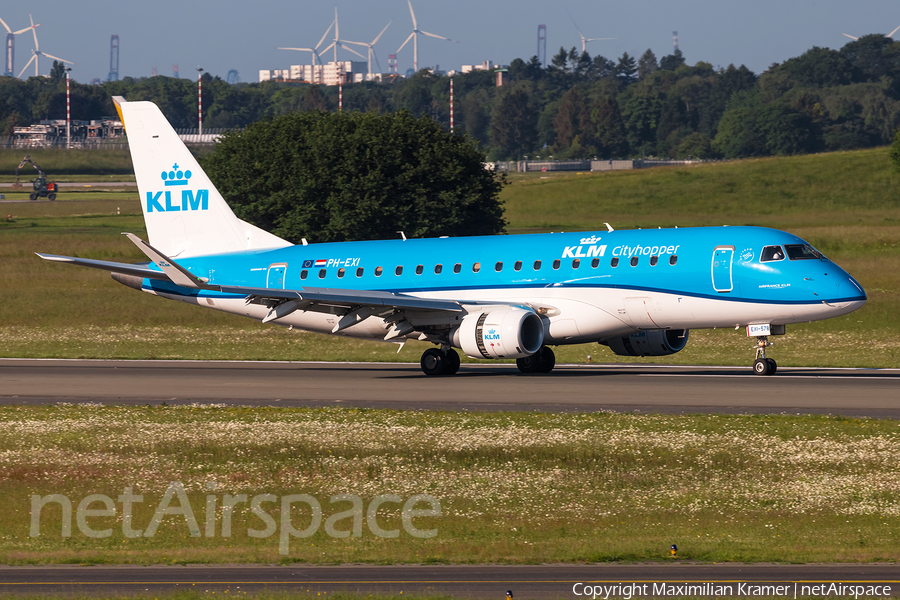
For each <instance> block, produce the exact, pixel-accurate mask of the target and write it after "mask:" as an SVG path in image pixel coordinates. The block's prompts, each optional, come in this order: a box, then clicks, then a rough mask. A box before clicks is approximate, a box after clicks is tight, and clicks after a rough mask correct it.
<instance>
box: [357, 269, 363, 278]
mask: <svg viewBox="0 0 900 600" xmlns="http://www.w3.org/2000/svg"><path fill="white" fill-rule="evenodd" d="M356 276H357V277H362V276H363V268H362V267H360V268H358V269H357V270H356Z"/></svg>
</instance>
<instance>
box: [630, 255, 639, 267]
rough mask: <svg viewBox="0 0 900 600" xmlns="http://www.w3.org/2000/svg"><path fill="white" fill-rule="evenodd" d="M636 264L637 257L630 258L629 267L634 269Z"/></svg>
mask: <svg viewBox="0 0 900 600" xmlns="http://www.w3.org/2000/svg"><path fill="white" fill-rule="evenodd" d="M637 264H638V257H637V256H632V257H631V266H632V267H636V266H637Z"/></svg>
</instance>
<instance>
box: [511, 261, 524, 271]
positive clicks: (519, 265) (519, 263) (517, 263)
mask: <svg viewBox="0 0 900 600" xmlns="http://www.w3.org/2000/svg"><path fill="white" fill-rule="evenodd" d="M513 269H515V270H516V271H521V270H522V261H521V260H517V261H516V264H514V265H513Z"/></svg>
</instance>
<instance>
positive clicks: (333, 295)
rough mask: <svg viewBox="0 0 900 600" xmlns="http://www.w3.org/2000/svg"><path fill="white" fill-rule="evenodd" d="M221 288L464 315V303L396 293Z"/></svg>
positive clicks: (273, 296)
mask: <svg viewBox="0 0 900 600" xmlns="http://www.w3.org/2000/svg"><path fill="white" fill-rule="evenodd" d="M220 289H221V291H222V292H225V293H226V294H240V295H243V296H248V297H251V296H253V297H256V298H260V299H262V298H271V299H273V300H282V299H283V300H307V301H309V302H314V303H317V304H325V305H328V306H334V307H347V308H349V307H352V306H372V307H384V308H391V307H395V308H404V309H407V308H411V309H415V310H440V311H450V312H463V309H462V306H461V305H460V303H459V302H456V301H454V300H440V299H433V298H418V297H416V296H408V295H406V294H395V293H393V292H376V291H370V290H346V289H334V288H314V287H304V288H301V289H299V290H281V289H276V288H248V287H240V286H229V285H223V286H221V288H220Z"/></svg>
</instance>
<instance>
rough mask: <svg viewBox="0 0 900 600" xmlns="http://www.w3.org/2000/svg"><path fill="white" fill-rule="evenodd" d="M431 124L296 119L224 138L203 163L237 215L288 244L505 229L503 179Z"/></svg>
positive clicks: (383, 118) (327, 116)
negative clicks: (398, 233)
mask: <svg viewBox="0 0 900 600" xmlns="http://www.w3.org/2000/svg"><path fill="white" fill-rule="evenodd" d="M484 160H485V157H484V154H483V153H482V152H479V151H478V150H477V149H476V148H475V145H474V144H473V143H472V141H471V140H470V139H469V138H467V137H466V136H460V135H450V134H449V133H447V132H445V131H444V130H443V129H442V128H441V126H440V125H439V124H437V123H435V122H434V121H433V120H432V119H430V118H427V117H425V118H419V119H417V118H414V117H413V116H412V115H410V114H409V113H407V112H405V111H402V112H400V113H397V114H395V115H378V114H375V113H373V112H368V113H363V112H343V113H323V112H295V113H291V114H287V115H283V116H280V117H277V118H274V119H271V120H268V121H263V122H259V123H255V124H253V125H251V126H249V127H247V128H245V129H244V130H243V131H231V132H228V133H226V134H225V135H224V137H223V139H222V141H221V142H220V143H219V144H217V146H216V149H215V151H214V152H213V153H212V154H210V155H209V156H208V157H206V158H204V159H203V160H202V162H203V167H204V169H205V170H206V171H207V173H208V174H209V175H210V177H211V178H212V180H213V181H214V182H215V183H216V186H217V187H218V188H219V190H220V191H221V192H222V194H223V196H224V197H225V199H226V200H227V201H228V203H229V204H230V205H231V206H232V208H233V209H234V211H235V213H236V214H237V215H238V216H239V217H240V218H242V219H244V220H247V221H249V222H251V223H253V224H254V225H256V226H258V227H261V228H263V229H266V230H268V231H271V232H272V233H274V234H276V235H279V236H281V237H283V238H286V239H288V240H290V241H292V242H299V241H300V238H301V237H306V238H309V239H311V240H313V241H316V242H327V241H345V240H354V239H358V240H373V239H384V238H393V237H395V236H396V231H397V230H403V231H405V232H406V234H407V235H409V236H415V237H424V236H438V235H486V234H493V233H498V232H501V231H503V228H504V226H505V221H504V219H503V209H502V205H501V203H500V201H499V199H498V195H499V193H500V189H501V187H502V186H503V184H504V182H505V178H504V176H503V175H502V174H499V173H493V172H491V171H488V170H486V169H485V168H484V165H483V163H484Z"/></svg>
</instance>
